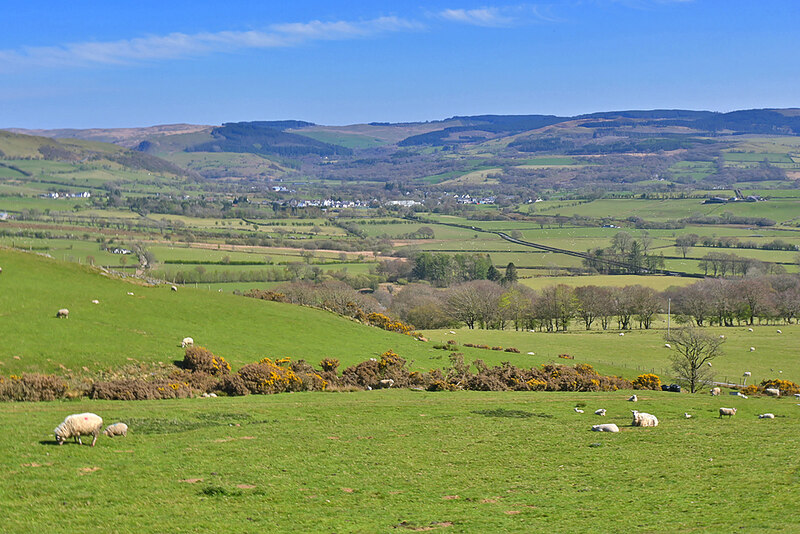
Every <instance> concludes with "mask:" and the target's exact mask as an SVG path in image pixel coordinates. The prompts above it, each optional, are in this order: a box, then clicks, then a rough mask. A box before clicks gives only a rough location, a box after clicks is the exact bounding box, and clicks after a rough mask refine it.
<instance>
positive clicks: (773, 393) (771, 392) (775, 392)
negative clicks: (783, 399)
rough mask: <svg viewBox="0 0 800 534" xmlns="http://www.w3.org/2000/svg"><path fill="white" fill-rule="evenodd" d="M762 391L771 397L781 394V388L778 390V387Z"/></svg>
mask: <svg viewBox="0 0 800 534" xmlns="http://www.w3.org/2000/svg"><path fill="white" fill-rule="evenodd" d="M764 393H766V394H767V395H770V396H772V397H780V396H781V390H779V389H778V388H767V389H765V390H764Z"/></svg>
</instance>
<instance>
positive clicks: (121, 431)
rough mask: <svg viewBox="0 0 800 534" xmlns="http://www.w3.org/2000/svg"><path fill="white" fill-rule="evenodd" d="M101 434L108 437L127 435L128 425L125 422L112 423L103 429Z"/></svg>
mask: <svg viewBox="0 0 800 534" xmlns="http://www.w3.org/2000/svg"><path fill="white" fill-rule="evenodd" d="M103 434H105V435H106V436H108V437H109V438H113V437H114V436H122V437H127V435H128V425H126V424H125V423H114V424H113V425H108V426H107V427H106V429H105V430H103Z"/></svg>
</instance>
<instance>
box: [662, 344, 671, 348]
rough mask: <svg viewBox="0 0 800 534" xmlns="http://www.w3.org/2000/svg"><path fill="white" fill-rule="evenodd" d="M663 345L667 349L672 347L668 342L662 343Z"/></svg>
mask: <svg viewBox="0 0 800 534" xmlns="http://www.w3.org/2000/svg"><path fill="white" fill-rule="evenodd" d="M664 346H665V347H667V348H668V349H671V348H672V345H670V344H669V343H664Z"/></svg>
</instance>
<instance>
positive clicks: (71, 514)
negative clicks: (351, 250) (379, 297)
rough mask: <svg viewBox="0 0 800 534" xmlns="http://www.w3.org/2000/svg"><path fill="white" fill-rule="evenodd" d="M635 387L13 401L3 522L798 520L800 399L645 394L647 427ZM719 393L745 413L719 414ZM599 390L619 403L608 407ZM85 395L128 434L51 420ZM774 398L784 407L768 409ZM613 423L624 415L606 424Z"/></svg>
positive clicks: (770, 525) (322, 524) (765, 525)
mask: <svg viewBox="0 0 800 534" xmlns="http://www.w3.org/2000/svg"><path fill="white" fill-rule="evenodd" d="M629 393H630V392H623V391H619V392H615V393H538V392H532V393H526V392H503V393H490V392H453V393H424V392H413V391H393V390H388V391H371V392H360V393H348V394H335V393H295V394H282V395H273V396H267V397H262V396H250V397H239V398H217V399H185V400H170V401H134V402H111V401H89V400H84V401H80V402H70V403H59V402H55V403H36V404H31V403H13V404H4V405H3V406H2V409H0V425H2V427H3V428H6V429H13V431H9V432H4V433H2V435H1V436H0V467H1V468H2V470H3V472H4V483H3V491H2V492H0V505H2V507H3V510H4V513H3V525H4V526H3V530H4V532H9V533H22V532H32V531H42V530H45V529H46V530H47V531H48V532H54V533H62V532H63V533H67V532H75V531H86V530H89V529H98V528H99V529H100V530H109V531H124V530H126V529H127V526H128V525H131V526H133V525H136V527H135V528H136V530H137V531H138V532H143V533H148V532H154V533H155V532H158V533H160V532H170V531H173V532H186V531H197V532H213V531H227V532H403V531H414V530H432V531H434V532H533V531H547V532H559V533H561V532H563V533H572V532H633V531H656V530H664V529H666V530H669V531H698V530H699V531H706V530H708V531H724V532H730V531H733V530H740V529H743V530H744V531H746V532H761V531H766V530H771V531H785V532H794V531H797V530H798V529H800V519H798V516H797V515H796V514H792V513H787V512H789V511H790V510H794V509H797V508H798V506H800V491H798V490H800V460H798V458H797V454H796V450H797V448H798V446H800V415H799V414H798V410H800V408H798V407H797V406H795V405H794V403H793V402H791V400H788V399H772V398H751V399H748V400H743V399H737V398H729V397H725V398H716V397H710V396H708V395H687V394H680V395H677V394H672V393H662V392H638V393H639V398H640V401H639V402H638V403H637V404H636V407H637V408H638V409H639V410H642V411H647V412H649V413H653V414H655V415H656V416H657V417H658V418H659V421H660V425H659V426H658V427H656V428H633V427H630V426H629V425H630V412H629V410H630V407H631V404H630V403H628V402H626V401H625V398H626V397H627V396H628V395H629ZM576 405H581V406H583V407H584V410H585V411H586V413H585V414H577V413H575V412H574V411H573V407H574V406H576ZM720 406H735V407H737V408H738V413H737V415H736V416H735V417H733V418H732V419H730V420H729V419H722V420H721V419H718V418H717V410H718V408H719V407H720ZM599 407H603V408H606V410H608V415H607V416H606V417H603V418H601V417H598V416H595V415H593V414H592V413H591V412H592V411H594V410H595V409H597V408H599ZM84 411H92V412H95V413H98V414H100V415H101V416H102V417H103V418H104V420H105V421H106V423H110V422H114V421H126V422H127V423H128V424H129V426H130V433H129V435H128V437H127V438H114V439H111V438H106V437H105V436H100V439H99V440H98V445H97V446H96V447H95V448H90V447H87V446H78V445H75V444H72V443H67V444H65V445H63V446H60V447H59V446H54V441H53V435H52V432H53V431H52V429H53V428H54V427H55V426H56V425H57V424H58V423H59V422H61V420H62V419H63V418H64V416H66V415H67V414H70V413H79V412H84ZM684 412H689V413H692V414H693V416H694V417H693V418H692V419H684V417H683V413H684ZM764 412H772V413H774V414H775V415H776V416H777V418H776V419H774V420H760V419H758V418H757V417H756V416H757V414H759V413H764ZM598 423H616V424H617V425H618V426H620V429H621V432H620V433H618V434H606V433H593V432H590V428H591V425H593V424H598ZM764 480H768V481H769V483H764V482H762V481H764ZM743 481H759V482H757V483H755V482H754V483H752V484H748V483H743Z"/></svg>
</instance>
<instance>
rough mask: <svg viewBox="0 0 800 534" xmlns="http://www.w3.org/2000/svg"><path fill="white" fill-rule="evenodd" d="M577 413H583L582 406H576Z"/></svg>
mask: <svg viewBox="0 0 800 534" xmlns="http://www.w3.org/2000/svg"><path fill="white" fill-rule="evenodd" d="M575 413H583V410H581V409H580V408H575Z"/></svg>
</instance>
